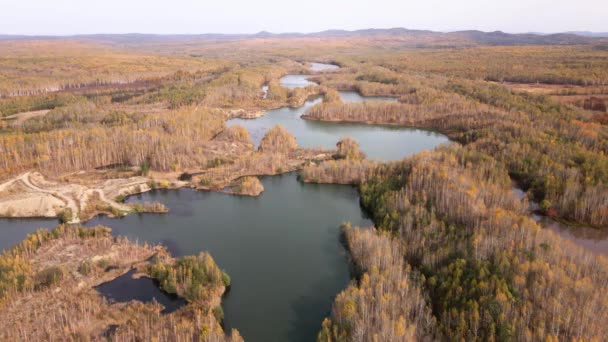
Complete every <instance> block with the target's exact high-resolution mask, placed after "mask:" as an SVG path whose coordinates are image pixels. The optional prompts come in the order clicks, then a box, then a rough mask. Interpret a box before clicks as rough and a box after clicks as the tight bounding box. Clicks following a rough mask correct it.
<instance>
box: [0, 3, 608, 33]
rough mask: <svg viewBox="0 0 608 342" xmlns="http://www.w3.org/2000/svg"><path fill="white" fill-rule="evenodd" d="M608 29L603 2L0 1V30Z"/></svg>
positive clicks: (113, 31)
mask: <svg viewBox="0 0 608 342" xmlns="http://www.w3.org/2000/svg"><path fill="white" fill-rule="evenodd" d="M372 27H373V28H388V27H406V28H412V29H431V30H437V31H453V30H463V29H478V30H484V31H495V30H502V31H507V32H532V31H533V32H563V31H575V30H576V31H583V30H589V31H602V32H606V31H608V0H500V1H496V0H443V1H440V0H415V1H412V0H366V1H364V0H299V1H292V0H257V1H256V0H239V1H237V0H213V1H208V0H169V1H160V0H98V1H95V0H0V34H2V33H4V34H49V35H64V34H78V33H127V32H139V33H210V32H214V33H217V32H220V33H255V32H259V31H262V30H266V31H271V32H316V31H322V30H327V29H348V30H353V29H361V28H372Z"/></svg>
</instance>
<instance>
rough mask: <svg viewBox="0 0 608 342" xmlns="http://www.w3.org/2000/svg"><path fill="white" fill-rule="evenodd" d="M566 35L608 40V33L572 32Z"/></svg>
mask: <svg viewBox="0 0 608 342" xmlns="http://www.w3.org/2000/svg"><path fill="white" fill-rule="evenodd" d="M566 33H570V34H575V35H577V36H583V37H594V38H608V32H589V31H572V32H566Z"/></svg>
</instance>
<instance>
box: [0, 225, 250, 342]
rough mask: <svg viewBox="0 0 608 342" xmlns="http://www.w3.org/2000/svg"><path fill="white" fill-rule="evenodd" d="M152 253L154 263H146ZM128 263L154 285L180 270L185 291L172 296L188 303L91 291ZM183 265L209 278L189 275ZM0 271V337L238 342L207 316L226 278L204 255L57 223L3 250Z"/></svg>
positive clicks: (217, 299)
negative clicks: (177, 254) (166, 307)
mask: <svg viewBox="0 0 608 342" xmlns="http://www.w3.org/2000/svg"><path fill="white" fill-rule="evenodd" d="M152 256H155V258H154V259H155V260H156V261H153V262H152V264H151V265H147V262H146V260H149V259H150V257H152ZM134 266H135V267H138V268H140V269H143V270H147V271H146V272H148V273H149V274H150V275H151V276H152V277H156V278H157V279H159V280H161V282H162V281H163V280H165V279H173V278H170V275H175V274H179V278H178V280H177V284H179V286H178V289H188V291H187V292H182V291H181V290H178V293H180V294H183V295H184V296H185V297H186V298H188V299H189V304H188V305H187V306H186V307H184V308H182V309H180V310H178V311H176V312H173V313H171V314H167V315H163V314H161V312H160V311H161V309H162V307H161V306H160V305H159V304H157V303H147V304H144V303H140V302H129V303H126V304H121V303H113V304H111V303H108V302H107V301H106V300H104V299H103V298H102V297H101V296H100V295H99V293H98V292H97V291H96V290H95V289H94V286H96V285H98V284H100V283H102V282H105V281H108V280H111V279H113V278H115V277H117V276H118V275H120V274H122V273H125V272H126V271H127V270H129V269H130V268H131V267H134ZM184 268H197V270H198V271H200V270H204V272H203V273H200V272H199V273H196V274H209V275H215V278H214V276H210V277H208V278H204V279H199V278H194V277H193V276H192V272H190V273H187V272H184ZM0 271H1V272H0V311H2V317H3V319H2V321H1V322H0V325H1V328H2V329H0V330H1V331H0V338H2V339H3V340H54V339H66V338H69V339H84V340H104V339H106V338H108V337H109V338H112V339H117V340H126V339H128V340H141V339H146V340H149V339H160V340H184V339H186V340H204V341H224V340H226V341H242V338H241V337H240V336H239V334H238V332H236V331H233V332H232V334H231V336H229V337H226V336H224V332H223V331H222V328H221V327H220V324H219V322H218V321H216V319H215V317H214V315H213V313H212V309H213V308H214V307H215V306H217V305H219V301H220V296H221V295H222V293H223V292H224V287H225V283H224V279H226V276H224V275H223V273H222V272H221V271H220V270H219V268H218V267H217V265H215V263H214V262H213V259H211V257H210V256H208V255H207V254H201V256H199V257H185V258H183V259H180V260H174V259H173V258H171V257H170V256H168V254H167V252H166V251H165V250H164V248H161V247H151V246H147V245H143V246H142V245H137V244H134V243H132V242H129V241H128V240H126V239H124V238H114V237H112V236H111V235H110V229H109V228H105V227H95V228H82V227H77V228H74V227H68V226H59V227H57V228H55V229H54V230H52V231H49V230H39V231H37V232H36V233H34V234H31V235H29V236H28V237H27V238H26V240H24V241H23V242H21V243H20V244H19V245H17V246H16V247H14V248H13V249H11V250H8V251H5V252H4V253H3V254H2V255H1V256H0ZM167 274H168V275H169V277H167ZM218 277H219V278H218ZM216 278H218V279H216ZM165 283H166V281H165ZM186 284H187V285H186ZM194 294H196V297H194ZM108 334H109V335H108Z"/></svg>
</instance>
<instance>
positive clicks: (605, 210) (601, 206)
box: [303, 81, 608, 226]
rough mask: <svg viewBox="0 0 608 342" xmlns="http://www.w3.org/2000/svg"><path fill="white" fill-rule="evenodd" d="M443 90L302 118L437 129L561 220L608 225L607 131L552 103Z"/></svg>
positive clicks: (489, 89) (497, 90) (322, 108)
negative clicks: (488, 160)
mask: <svg viewBox="0 0 608 342" xmlns="http://www.w3.org/2000/svg"><path fill="white" fill-rule="evenodd" d="M441 86H443V87H444V89H433V90H417V91H415V92H411V93H409V94H405V95H403V96H402V97H401V98H400V103H383V102H370V103H347V104H344V103H321V104H318V105H316V106H314V107H313V108H311V109H310V110H309V111H308V113H306V114H305V115H304V116H303V117H304V118H306V119H314V120H323V121H347V122H365V123H376V124H391V125H402V126H413V127H425V128H432V129H438V130H440V131H442V132H443V133H446V134H447V135H448V136H450V137H451V138H452V139H454V140H457V141H459V142H461V143H465V144H470V145H471V146H474V147H475V148H476V149H478V150H480V151H483V152H485V153H487V154H489V155H493V156H495V157H497V158H498V160H500V161H501V162H502V163H503V164H504V165H505V167H506V168H507V169H508V170H509V173H510V174H511V175H512V176H513V177H514V178H515V179H516V180H517V181H518V182H520V183H521V185H522V186H523V188H524V189H525V190H529V191H530V192H531V194H532V195H533V198H534V199H535V200H536V201H538V202H542V201H546V202H545V204H546V206H545V207H546V208H547V209H552V212H554V213H555V214H556V215H558V216H561V217H563V218H565V219H568V220H572V221H577V222H583V223H586V224H590V225H595V226H606V225H607V224H608V157H606V154H607V153H608V128H606V127H605V126H604V125H601V124H599V123H595V122H590V121H589V120H590V118H591V115H590V114H589V113H587V112H584V111H582V110H578V109H574V108H571V107H567V106H564V105H561V104H558V103H555V102H553V101H551V100H550V99H549V98H547V97H543V96H537V95H530V94H526V93H513V92H511V91H509V90H508V89H506V88H504V87H500V86H495V85H486V84H479V83H475V82H466V81H451V82H447V83H444V84H441ZM423 89H424V88H423Z"/></svg>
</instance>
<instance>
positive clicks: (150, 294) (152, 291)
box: [95, 270, 186, 314]
mask: <svg viewBox="0 0 608 342" xmlns="http://www.w3.org/2000/svg"><path fill="white" fill-rule="evenodd" d="M134 274H135V270H131V271H129V272H127V273H125V274H123V275H121V276H120V277H118V278H116V279H114V280H112V281H109V282H107V283H103V284H100V285H98V286H96V287H95V289H97V291H98V292H99V293H100V294H101V295H102V296H103V297H105V298H106V299H107V300H108V301H109V302H110V303H114V302H121V303H124V302H129V301H132V300H137V301H140V302H143V303H150V302H152V301H156V302H158V303H159V304H162V305H163V306H164V307H165V308H164V309H163V311H162V313H164V314H168V313H171V312H174V311H175V310H177V309H179V308H181V307H182V306H184V305H186V300H184V299H183V298H180V297H178V296H175V295H172V294H170V293H167V292H165V291H162V290H161V289H160V288H159V287H158V285H157V284H156V283H155V281H154V280H152V279H151V278H148V277H141V278H137V279H134V278H133V275H134Z"/></svg>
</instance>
